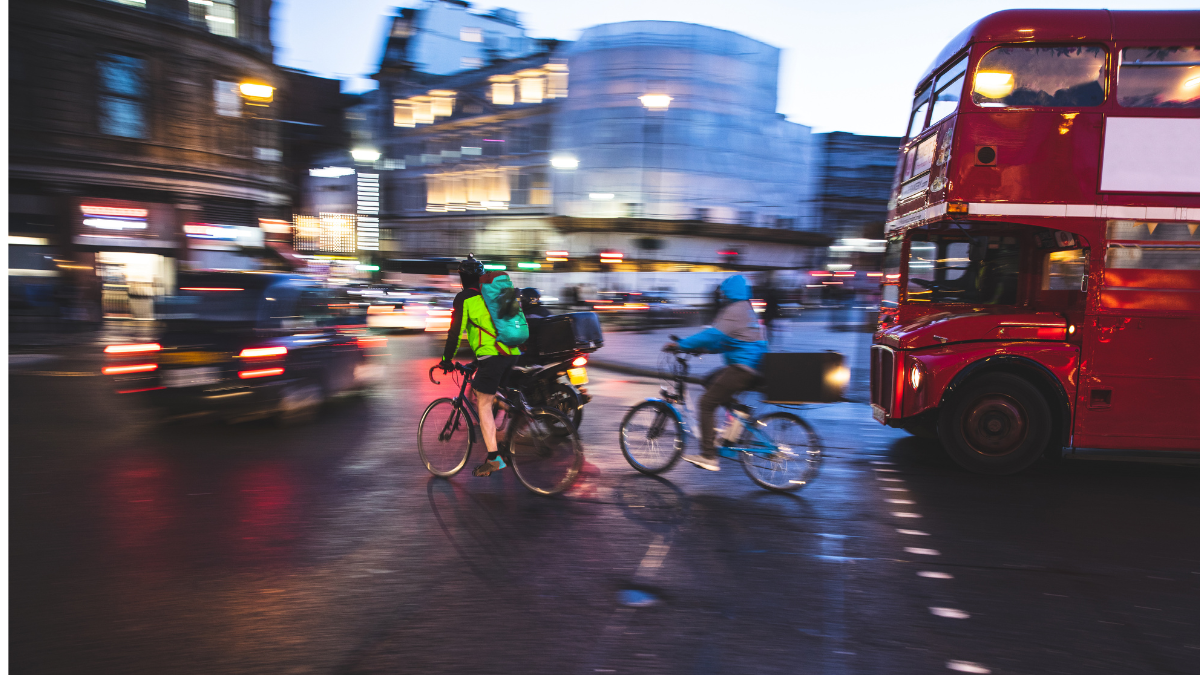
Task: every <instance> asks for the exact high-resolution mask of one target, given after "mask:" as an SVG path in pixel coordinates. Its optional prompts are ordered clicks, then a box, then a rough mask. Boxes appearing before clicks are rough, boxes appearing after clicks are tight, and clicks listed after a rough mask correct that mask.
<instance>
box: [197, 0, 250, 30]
mask: <svg viewBox="0 0 1200 675" xmlns="http://www.w3.org/2000/svg"><path fill="white" fill-rule="evenodd" d="M188 8H189V9H190V10H191V17H192V21H195V22H197V23H203V24H205V25H206V26H207V27H208V32H210V33H212V34H214V35H224V36H225V37H233V38H235V37H237V34H238V32H237V0H188Z"/></svg>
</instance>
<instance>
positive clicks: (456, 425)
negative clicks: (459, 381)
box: [417, 398, 473, 478]
mask: <svg viewBox="0 0 1200 675" xmlns="http://www.w3.org/2000/svg"><path fill="white" fill-rule="evenodd" d="M472 436H473V434H472V433H471V419H470V417H469V416H468V415H467V413H466V412H465V411H463V409H462V408H459V407H458V406H456V405H454V399H450V398H439V399H438V400H436V401H434V402H433V403H430V404H429V407H428V408H426V409H425V412H424V413H423V414H422V415H421V424H420V426H418V427H417V452H418V453H419V454H420V455H421V462H423V463H424V464H425V468H426V469H428V470H429V473H431V474H433V475H435V476H439V477H441V478H449V477H451V476H453V475H454V474H456V473H458V472H459V471H462V468H463V467H464V466H466V465H467V458H468V457H470V456H471V437H472Z"/></svg>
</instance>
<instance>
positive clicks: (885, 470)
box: [875, 469, 900, 473]
mask: <svg viewBox="0 0 1200 675" xmlns="http://www.w3.org/2000/svg"><path fill="white" fill-rule="evenodd" d="M875 470H876V471H882V472H883V473H900V470H899V469H875Z"/></svg>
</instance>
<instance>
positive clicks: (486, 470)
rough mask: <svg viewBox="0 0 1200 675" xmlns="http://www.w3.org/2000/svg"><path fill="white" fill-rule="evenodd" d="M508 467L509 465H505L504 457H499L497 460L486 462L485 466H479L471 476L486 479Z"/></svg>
mask: <svg viewBox="0 0 1200 675" xmlns="http://www.w3.org/2000/svg"><path fill="white" fill-rule="evenodd" d="M506 466H508V465H507V464H505V463H504V458H503V457H497V458H496V459H489V460H486V461H485V462H484V463H483V464H480V465H479V466H477V467H475V470H474V471H472V472H471V475H473V476H476V477H478V478H486V477H488V476H490V475H492V474H493V473H494V472H496V471H499V470H500V469H503V468H504V467H506Z"/></svg>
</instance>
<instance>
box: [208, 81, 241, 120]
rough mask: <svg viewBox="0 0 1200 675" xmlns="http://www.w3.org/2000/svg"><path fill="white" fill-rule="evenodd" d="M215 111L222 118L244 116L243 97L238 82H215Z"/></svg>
mask: <svg viewBox="0 0 1200 675" xmlns="http://www.w3.org/2000/svg"><path fill="white" fill-rule="evenodd" d="M213 109H215V110H216V112H217V114H218V115H220V116H222V117H241V116H242V96H241V94H240V93H239V92H238V83H237V82H228V81H225V80H214V81H213Z"/></svg>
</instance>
